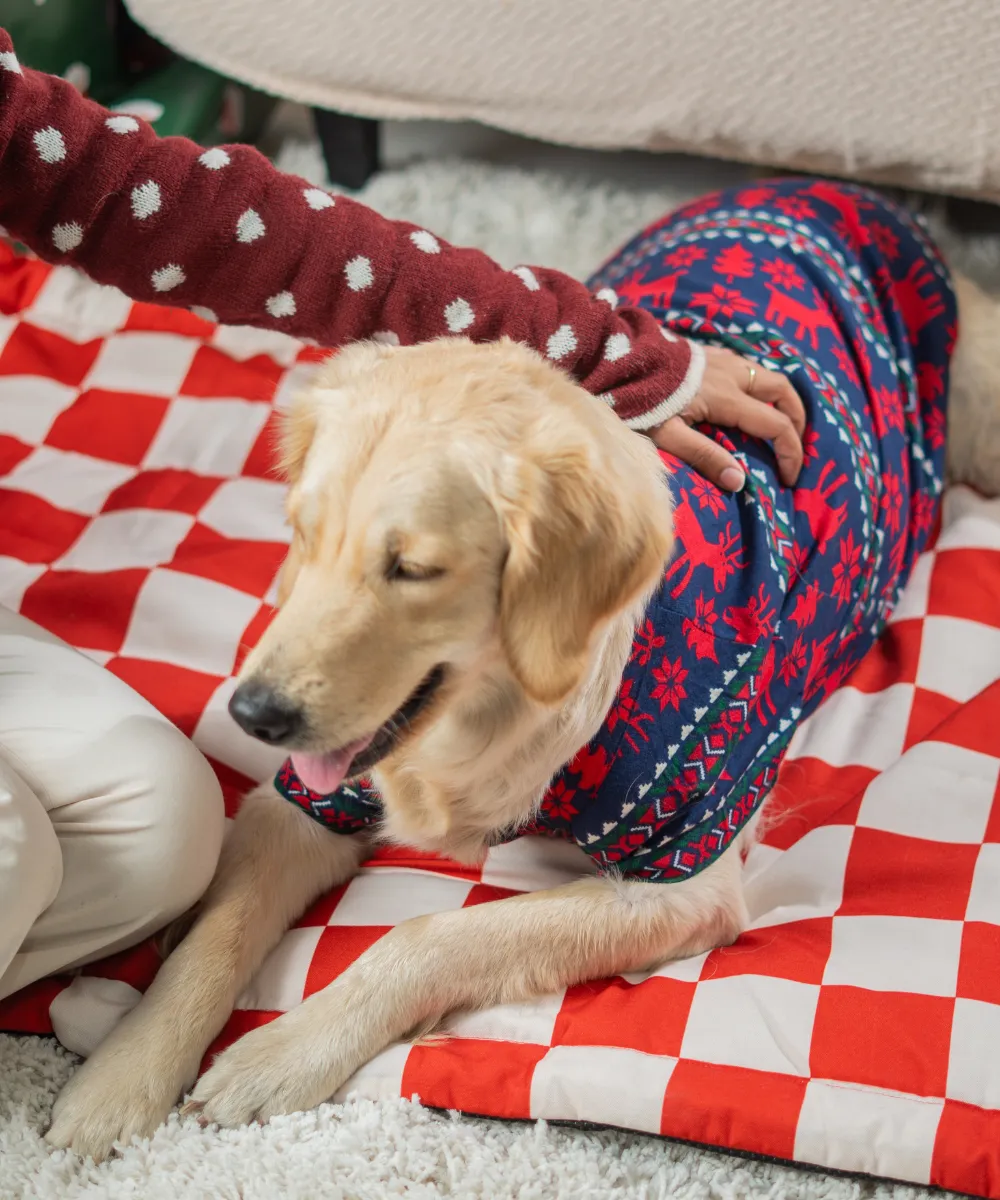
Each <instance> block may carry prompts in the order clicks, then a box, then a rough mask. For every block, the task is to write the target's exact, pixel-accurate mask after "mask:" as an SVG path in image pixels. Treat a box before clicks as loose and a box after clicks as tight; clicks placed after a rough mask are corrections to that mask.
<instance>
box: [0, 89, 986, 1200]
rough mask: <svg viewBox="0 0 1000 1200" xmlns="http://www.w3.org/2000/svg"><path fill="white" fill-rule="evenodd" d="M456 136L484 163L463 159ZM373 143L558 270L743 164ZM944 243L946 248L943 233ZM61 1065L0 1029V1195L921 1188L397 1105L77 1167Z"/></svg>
mask: <svg viewBox="0 0 1000 1200" xmlns="http://www.w3.org/2000/svg"><path fill="white" fill-rule="evenodd" d="M282 119H286V120H290V121H291V127H292V130H293V133H292V136H291V137H290V136H289V134H288V131H287V129H286V130H285V131H284V132H283V134H282V137H281V140H280V148H279V149H278V153H277V157H278V161H279V163H280V164H281V165H282V166H283V167H285V168H286V169H288V170H292V171H296V172H298V173H299V174H302V175H305V176H306V177H308V178H309V179H311V180H312V181H314V182H317V183H321V182H323V177H324V171H323V166H322V159H321V157H320V154H319V149H318V147H317V146H316V145H315V144H314V143H311V142H309V141H306V140H296V139H295V136H294V129H295V127H296V126H295V122H296V120H297V118H296V116H295V114H294V113H292V114H291V115H290V116H289V113H288V112H287V111H286V112H285V113H284V114H283V118H282ZM279 124H280V122H279ZM298 128H301V125H300V126H298ZM470 147H472V148H473V151H474V153H475V154H477V155H479V156H483V155H485V158H482V157H481V159H480V161H471V160H470V159H469V157H468V151H469V149H470ZM386 151H387V158H388V161H389V163H390V164H391V165H392V169H390V170H387V171H386V172H384V173H383V174H382V175H380V176H379V177H377V178H376V179H375V180H374V181H373V182H372V183H371V184H370V185H369V187H368V188H367V189H366V191H365V192H364V193H363V198H364V199H366V200H367V201H368V202H369V203H371V204H372V205H373V206H374V207H376V208H378V209H379V210H380V211H382V212H384V213H385V214H386V215H387V216H392V217H405V218H406V219H408V220H410V221H414V222H416V223H418V224H421V225H425V226H426V227H427V228H430V229H433V230H434V231H435V232H437V233H439V234H441V235H442V236H443V237H446V238H448V239H449V240H451V241H453V242H457V243H460V244H466V245H475V246H479V247H481V248H482V249H484V250H486V251H488V252H489V253H491V254H492V255H493V256H494V257H496V258H497V259H499V260H500V261H501V262H502V263H503V264H505V265H507V266H511V265H514V264H515V263H517V262H535V263H542V264H545V265H548V266H554V267H560V268H562V269H564V270H566V271H569V272H571V273H573V274H576V275H585V274H586V273H587V272H588V271H589V270H590V269H592V268H593V267H595V266H596V265H597V264H598V263H599V262H600V261H601V259H602V258H603V257H604V256H605V255H607V254H609V253H610V252H611V251H613V250H614V249H615V247H616V246H617V245H618V244H619V243H620V242H621V241H622V240H623V239H624V238H625V237H626V236H627V235H628V234H630V233H631V232H633V231H634V230H636V229H638V228H639V227H641V226H642V224H643V223H645V222H647V221H649V220H651V219H652V218H654V217H656V216H658V215H659V214H661V213H662V212H664V211H666V210H667V209H669V208H670V207H672V206H673V205H676V204H677V203H678V202H680V201H681V200H683V199H685V198H688V197H692V196H695V195H697V194H698V193H699V192H702V191H706V190H709V189H711V188H714V187H718V186H723V185H725V184H727V183H734V182H738V181H739V180H741V179H745V178H747V176H748V171H747V170H746V169H745V168H740V167H727V166H719V165H713V164H709V163H696V162H692V161H690V160H687V161H685V160H679V159H676V158H656V159H654V158H651V157H643V156H640V155H620V156H616V155H601V154H585V153H580V152H573V151H553V150H551V149H549V148H540V147H537V146H534V145H532V144H531V143H526V142H520V141H518V140H517V139H513V138H509V137H507V136H506V135H499V134H492V133H487V132H486V131H482V130H476V129H475V128H472V127H458V128H452V129H449V130H447V131H443V130H442V129H441V127H437V126H433V125H416V126H410V127H407V128H401V127H397V126H391V127H390V128H389V129H388V131H387V145H386ZM463 153H464V154H465V157H463ZM427 156H429V157H427ZM946 241H947V242H948V244H949V246H953V245H955V244H956V243H955V239H954V238H950V237H949V238H946ZM957 247H958V251H959V253H958V255H957V256H956V257H957V258H958V259H959V260H960V261H962V262H963V263H969V262H970V261H971V263H972V264H973V266H975V267H976V268H977V271H976V273H977V274H978V275H980V276H981V277H982V278H984V280H985V281H987V282H994V283H995V282H996V281H997V278H998V273H1000V240H998V239H996V238H990V237H980V238H978V239H964V240H960V241H959V242H958V244H957ZM74 1062H75V1060H74V1059H73V1058H72V1056H70V1055H68V1054H66V1052H64V1051H63V1050H62V1049H61V1048H60V1047H58V1046H57V1045H56V1044H54V1043H53V1042H52V1041H49V1040H43V1039H33V1038H13V1037H7V1036H3V1035H0V1200H29V1198H38V1200H55V1198H57V1197H58V1198H59V1200H64V1198H65V1200H72V1198H74V1197H92V1198H94V1200H118V1198H119V1197H122V1198H124V1197H130V1198H135V1197H141V1198H143V1200H202V1198H204V1200H274V1198H276V1197H285V1198H288V1200H298V1198H301V1200H306V1198H309V1200H312V1198H318V1197H322V1198H324V1200H368V1198H369V1197H371V1198H376V1197H387V1196H406V1197H412V1198H414V1200H420V1198H423V1197H433V1196H451V1197H457V1198H466V1197H468V1198H470V1200H471V1198H473V1197H476V1198H484V1200H504V1198H505V1197H511V1198H513V1197H519V1198H520V1200H533V1198H538V1200H542V1198H548V1197H566V1198H567V1200H569V1198H573V1200H586V1198H588V1197H595V1198H596V1197H622V1198H625V1197H628V1198H634V1200H660V1198H664V1197H678V1198H682V1200H709V1198H724V1200H756V1198H764V1197H768V1198H769V1200H797V1198H799V1197H801V1198H803V1200H849V1198H851V1200H853V1198H859V1197H885V1198H886V1200H888V1198H889V1197H893V1198H894V1200H918V1198H920V1197H929V1196H930V1195H931V1193H929V1192H926V1191H923V1190H921V1189H916V1188H911V1187H904V1186H901V1185H890V1184H880V1183H876V1182H874V1181H867V1180H866V1181H858V1180H850V1179H843V1178H835V1177H831V1176H827V1175H822V1174H818V1173H810V1172H805V1171H797V1170H793V1169H790V1168H786V1167H779V1166H775V1165H772V1164H768V1163H762V1162H753V1161H747V1160H742V1159H738V1158H733V1157H727V1156H725V1155H722V1154H717V1153H711V1152H707V1151H702V1150H699V1149H696V1148H693V1147H689V1146H683V1145H676V1144H669V1143H666V1142H664V1141H662V1140H660V1139H657V1138H652V1137H645V1136H639V1135H634V1134H626V1133H617V1132H613V1131H603V1132H592V1131H583V1130H578V1129H557V1128H552V1127H547V1126H545V1125H544V1124H543V1123H539V1124H537V1125H527V1124H510V1123H503V1122H498V1121H482V1120H474V1119H467V1118H459V1117H457V1116H448V1115H442V1114H437V1113H432V1112H429V1111H427V1110H425V1109H422V1108H420V1107H419V1105H413V1104H410V1103H407V1102H405V1101H402V1100H400V1101H392V1102H385V1103H382V1104H376V1103H372V1102H369V1101H360V1100H359V1101H356V1102H352V1103H348V1104H346V1105H342V1106H335V1105H324V1106H322V1107H321V1108H320V1109H318V1110H317V1111H315V1112H311V1113H305V1114H300V1115H297V1116H292V1117H286V1118H281V1119H279V1120H276V1121H274V1122H273V1123H272V1124H271V1125H269V1126H266V1127H252V1128H247V1129H241V1130H236V1131H223V1132H219V1131H211V1130H203V1129H201V1128H200V1127H199V1126H198V1125H197V1124H195V1123H194V1122H193V1121H188V1122H185V1123H181V1122H180V1121H179V1120H178V1119H177V1118H176V1116H175V1117H174V1118H172V1120H171V1122H170V1124H169V1125H167V1126H166V1127H164V1128H163V1129H161V1130H160V1131H159V1132H158V1133H157V1134H156V1136H155V1137H154V1138H153V1139H152V1140H151V1141H149V1142H145V1143H142V1144H138V1143H137V1144H134V1145H133V1146H131V1147H129V1148H127V1149H126V1150H124V1151H123V1152H122V1154H121V1155H120V1156H119V1157H118V1158H116V1159H114V1160H112V1161H110V1162H107V1163H104V1164H102V1165H101V1166H95V1165H93V1164H92V1163H83V1162H81V1161H80V1160H79V1159H77V1158H75V1157H74V1156H72V1155H68V1154H66V1153H50V1152H49V1151H48V1149H47V1148H46V1146H45V1143H44V1142H43V1141H42V1139H41V1131H42V1130H43V1129H44V1128H45V1125H46V1123H47V1120H48V1115H49V1111H50V1108H51V1104H52V1101H53V1099H54V1097H55V1096H56V1094H57V1092H58V1090H59V1088H60V1086H61V1085H62V1083H63V1082H64V1081H65V1080H66V1079H67V1077H68V1076H69V1075H70V1073H71V1072H72V1070H73V1064H74Z"/></svg>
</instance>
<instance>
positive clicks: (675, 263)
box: [663, 246, 708, 267]
mask: <svg viewBox="0 0 1000 1200" xmlns="http://www.w3.org/2000/svg"><path fill="white" fill-rule="evenodd" d="M703 258H708V251H707V250H706V249H705V247H704V246H678V247H677V249H676V250H671V251H670V253H669V254H665V255H664V256H663V265H664V266H665V267H693V266H694V264H695V263H696V262H701V260H702V259H703Z"/></svg>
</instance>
